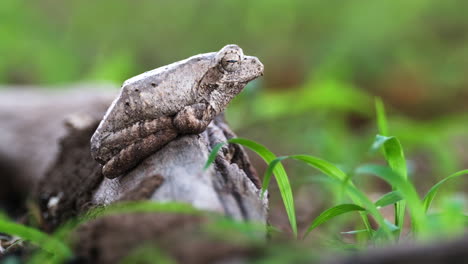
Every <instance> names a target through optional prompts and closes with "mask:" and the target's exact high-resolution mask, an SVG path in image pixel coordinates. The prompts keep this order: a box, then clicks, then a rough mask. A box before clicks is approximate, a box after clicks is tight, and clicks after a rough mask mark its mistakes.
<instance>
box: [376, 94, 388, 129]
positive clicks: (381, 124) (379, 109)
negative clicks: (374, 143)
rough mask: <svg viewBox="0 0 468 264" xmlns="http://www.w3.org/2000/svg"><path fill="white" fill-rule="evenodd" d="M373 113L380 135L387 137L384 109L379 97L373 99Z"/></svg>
mask: <svg viewBox="0 0 468 264" xmlns="http://www.w3.org/2000/svg"><path fill="white" fill-rule="evenodd" d="M375 112H376V115H377V126H378V128H379V131H380V134H382V135H388V125H387V117H386V115H385V108H384V104H383V102H382V99H380V98H379V97H376V98H375Z"/></svg>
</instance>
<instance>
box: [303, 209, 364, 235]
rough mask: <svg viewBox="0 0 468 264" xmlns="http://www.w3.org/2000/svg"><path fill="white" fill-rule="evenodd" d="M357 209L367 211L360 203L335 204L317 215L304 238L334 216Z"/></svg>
mask: <svg viewBox="0 0 468 264" xmlns="http://www.w3.org/2000/svg"><path fill="white" fill-rule="evenodd" d="M356 211H366V209H365V208H363V207H361V206H359V205H355V204H340V205H337V206H334V207H332V208H329V209H327V210H325V211H323V212H322V213H321V214H320V215H319V216H317V218H315V219H314V220H313V221H312V224H311V225H310V226H309V228H308V229H307V231H306V233H305V235H304V238H305V237H307V235H308V234H309V233H310V232H311V231H312V230H314V229H315V228H317V227H318V226H319V225H321V224H323V223H325V222H327V221H329V220H330V219H332V218H334V217H336V216H339V215H342V214H345V213H349V212H356Z"/></svg>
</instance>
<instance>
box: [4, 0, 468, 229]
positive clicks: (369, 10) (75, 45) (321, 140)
mask: <svg viewBox="0 0 468 264" xmlns="http://www.w3.org/2000/svg"><path fill="white" fill-rule="evenodd" d="M466 10H468V2H467V1H451V0H448V1H437V0H411V1H408V0H393V1H370V0H369V1H337V0H328V1H325V0H320V1H319V0H296V1H278V0H268V1H267V0H255V1H252V0H250V1H249V0H242V1H240V0H237V1H234V0H232V1H227V0H202V1H168V0H159V1H154V0H152V1H150V0H135V1H130V0H125V1H124V0H101V1H91V0H79V1H78V0H70V1H58V0H40V1H27V0H2V1H1V3H0V83H1V84H7V85H13V84H15V85H16V84H21V85H23V84H33V85H41V86H47V87H63V85H64V84H69V83H75V82H87V83H89V82H91V83H92V82H112V83H114V84H115V85H116V87H118V86H119V85H120V84H121V83H122V82H123V81H124V80H126V79H128V78H129V77H131V76H134V75H136V74H139V73H141V72H144V71H147V70H150V69H153V68H156V67H159V66H162V65H165V64H168V63H171V62H173V61H177V60H181V59H184V58H186V57H189V56H191V55H194V54H198V53H203V52H210V51H216V50H219V49H220V48H221V47H222V46H224V45H225V44H229V43H235V44H238V45H240V46H241V47H242V48H243V49H244V52H245V53H246V54H249V55H254V56H257V57H259V58H260V60H261V61H262V62H263V63H264V65H265V75H264V77H263V78H262V79H260V80H258V81H255V82H253V83H252V84H250V85H249V86H248V87H247V88H246V89H245V91H244V92H243V93H242V94H241V95H240V96H239V97H238V98H236V100H235V101H234V102H233V103H232V104H231V106H230V107H229V110H228V112H227V118H228V121H229V122H230V123H231V125H232V127H233V129H234V130H235V131H236V132H237V133H238V135H240V136H242V137H247V138H250V139H253V140H256V141H258V142H260V143H262V144H265V145H266V146H268V147H269V148H270V149H272V150H273V151H274V152H275V153H277V154H278V155H286V154H300V153H306V154H311V155H315V156H318V157H322V158H324V159H326V160H329V161H331V162H334V163H338V164H341V166H342V167H343V168H344V169H346V170H348V171H352V170H353V169H354V168H355V167H356V166H357V165H358V164H360V163H362V162H365V161H369V160H376V159H377V160H378V159H379V158H377V157H379V155H374V154H372V153H369V151H368V150H369V148H370V144H371V143H372V142H373V138H374V136H375V134H376V133H377V129H376V125H375V118H374V109H373V102H374V97H375V96H379V97H381V98H382V99H383V101H384V103H385V104H386V107H387V110H388V112H389V118H390V124H389V125H390V133H391V135H395V136H398V137H399V138H400V140H401V142H402V144H403V146H404V147H405V150H406V152H407V153H406V154H407V157H408V161H409V164H410V166H411V168H412V170H411V172H410V174H411V177H413V178H414V179H415V181H416V183H417V186H418V187H419V188H420V191H426V190H427V188H428V186H430V185H432V184H434V183H435V182H436V180H437V179H440V178H441V177H443V176H446V175H448V174H449V173H451V172H454V171H456V170H459V169H462V168H467V167H468V153H467V148H468V137H467V132H468V124H467V123H468V122H467V120H468V119H467V117H468V114H467V109H468V103H467V101H468V89H467V88H468V78H467V77H466V76H467V75H468V45H467V44H468V16H467V13H466V12H467V11H466ZM18 89H19V88H18ZM55 89H59V88H55ZM116 89H117V88H116ZM252 159H253V160H254V163H255V164H256V166H257V168H259V171H260V172H262V166H264V165H262V163H261V161H260V160H258V159H257V158H255V157H254V156H253V155H252ZM286 165H287V167H288V171H289V175H290V176H291V177H292V179H291V181H292V183H293V185H294V186H295V190H294V192H295V195H296V196H297V197H298V198H297V199H298V200H297V206H298V208H299V210H298V213H299V215H298V220H299V224H300V225H302V226H303V225H304V224H307V223H309V221H310V220H311V219H312V216H313V215H315V214H316V212H317V211H316V210H320V209H323V208H325V207H326V206H327V205H330V204H331V203H333V199H330V192H328V191H327V190H326V189H322V188H317V187H316V185H314V184H310V183H311V182H312V181H313V180H314V179H315V178H316V176H317V175H315V174H314V173H315V172H314V171H311V170H310V169H309V168H305V167H304V166H303V165H297V164H295V163H293V162H292V163H288V162H287V163H286ZM458 183H460V182H458ZM364 184H369V186H371V187H369V190H372V191H375V192H379V191H380V190H381V191H385V190H387V189H388V188H387V186H384V185H383V186H381V184H380V183H379V182H372V183H368V182H364ZM458 185H460V184H458ZM376 186H377V187H376ZM453 188H454V193H456V192H455V191H458V190H462V188H460V186H458V187H456V188H455V187H453ZM271 199H272V203H273V205H274V206H273V207H272V216H273V221H274V222H276V223H274V224H276V225H277V226H281V227H284V228H287V226H288V224H287V220H286V216H285V214H284V212H283V211H282V209H281V208H280V207H281V202H280V201H279V199H280V198H279V195H277V193H275V189H272V190H271ZM275 204H277V207H278V208H279V209H278V208H277V209H275V208H276V207H275ZM311 204H314V205H317V206H310V205H311ZM318 207H321V208H318ZM275 217H276V218H275Z"/></svg>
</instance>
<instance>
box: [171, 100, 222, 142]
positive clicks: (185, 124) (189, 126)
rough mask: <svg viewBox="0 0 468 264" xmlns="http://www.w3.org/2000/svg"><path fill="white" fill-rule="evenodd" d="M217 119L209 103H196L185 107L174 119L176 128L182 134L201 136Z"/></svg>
mask: <svg viewBox="0 0 468 264" xmlns="http://www.w3.org/2000/svg"><path fill="white" fill-rule="evenodd" d="M214 117H215V111H214V109H213V107H211V105H209V104H207V103H196V104H193V105H189V106H186V107H184V108H183V109H182V110H181V111H180V112H179V113H178V114H177V115H176V116H175V118H174V121H173V124H174V127H175V128H176V129H177V131H178V132H179V133H180V134H199V133H201V132H203V131H205V129H206V127H208V125H209V124H210V122H211V121H212V120H213V118H214Z"/></svg>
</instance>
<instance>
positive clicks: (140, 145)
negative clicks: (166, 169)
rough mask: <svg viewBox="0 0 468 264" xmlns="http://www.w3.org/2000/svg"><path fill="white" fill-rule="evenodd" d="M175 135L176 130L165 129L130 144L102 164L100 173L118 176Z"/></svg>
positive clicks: (110, 177)
mask: <svg viewBox="0 0 468 264" xmlns="http://www.w3.org/2000/svg"><path fill="white" fill-rule="evenodd" d="M176 137H177V131H176V130H174V129H165V130H160V131H158V132H156V133H154V134H151V135H149V136H147V137H145V138H143V139H141V140H139V141H137V142H135V143H133V144H130V145H129V146H127V147H125V148H124V149H122V150H121V151H120V152H119V153H118V154H117V155H115V156H114V157H112V158H111V159H110V160H109V161H108V162H107V163H106V164H105V165H104V167H103V168H102V174H103V175H104V176H106V177H107V178H109V179H113V178H115V177H117V176H120V175H122V174H123V173H125V172H127V171H128V170H130V169H132V168H133V167H135V166H136V165H138V163H140V162H141V161H142V160H143V159H145V158H147V157H148V156H149V155H151V154H152V153H154V152H155V151H157V150H159V149H160V148H161V147H163V146H164V145H166V144H167V143H169V141H171V140H173V139H174V138H176Z"/></svg>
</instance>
